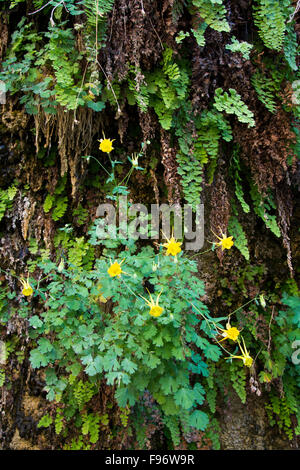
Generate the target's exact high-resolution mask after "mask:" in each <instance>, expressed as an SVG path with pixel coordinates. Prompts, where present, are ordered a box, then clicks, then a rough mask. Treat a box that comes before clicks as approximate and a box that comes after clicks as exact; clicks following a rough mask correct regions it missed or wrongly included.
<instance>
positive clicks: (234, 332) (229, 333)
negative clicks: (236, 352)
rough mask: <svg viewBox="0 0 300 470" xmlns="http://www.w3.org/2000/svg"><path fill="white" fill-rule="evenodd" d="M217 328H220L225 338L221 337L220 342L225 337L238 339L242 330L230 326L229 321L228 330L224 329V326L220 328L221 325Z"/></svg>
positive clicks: (233, 339)
mask: <svg viewBox="0 0 300 470" xmlns="http://www.w3.org/2000/svg"><path fill="white" fill-rule="evenodd" d="M217 328H218V330H220V331H222V336H224V338H223V339H221V341H219V343H221V342H222V341H224V340H225V339H232V341H237V339H238V336H239V334H240V332H239V330H238V329H237V328H236V327H235V326H230V324H229V323H228V324H227V325H226V330H223V329H222V328H219V327H217Z"/></svg>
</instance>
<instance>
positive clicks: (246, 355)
mask: <svg viewBox="0 0 300 470" xmlns="http://www.w3.org/2000/svg"><path fill="white" fill-rule="evenodd" d="M242 341H243V345H244V348H243V347H242V345H241V344H240V343H239V347H240V350H241V352H242V356H230V357H226V359H241V360H242V361H243V363H244V365H245V366H247V367H251V366H252V363H253V359H252V357H251V356H250V354H249V352H248V351H247V348H246V345H245V341H244V338H243V337H242Z"/></svg>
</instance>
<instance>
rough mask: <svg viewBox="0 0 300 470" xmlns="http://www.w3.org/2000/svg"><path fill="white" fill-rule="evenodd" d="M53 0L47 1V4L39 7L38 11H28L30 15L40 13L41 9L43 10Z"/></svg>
mask: <svg viewBox="0 0 300 470" xmlns="http://www.w3.org/2000/svg"><path fill="white" fill-rule="evenodd" d="M52 1H53V0H50V1H49V2H48V3H46V5H44V6H42V7H41V8H39V9H38V10H36V11H33V12H32V13H28V15H34V14H35V13H38V12H39V11H41V10H43V9H44V8H46V7H47V6H48V5H50V3H52Z"/></svg>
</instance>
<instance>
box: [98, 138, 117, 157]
mask: <svg viewBox="0 0 300 470" xmlns="http://www.w3.org/2000/svg"><path fill="white" fill-rule="evenodd" d="M114 140H115V139H113V140H110V139H105V138H104V139H100V140H99V142H100V145H99V149H100V150H102V152H106V153H110V152H111V151H112V150H114V148H113V146H112V143H113V141H114Z"/></svg>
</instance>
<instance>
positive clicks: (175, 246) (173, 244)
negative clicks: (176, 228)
mask: <svg viewBox="0 0 300 470" xmlns="http://www.w3.org/2000/svg"><path fill="white" fill-rule="evenodd" d="M163 235H164V234H163ZM164 237H165V238H166V239H167V242H166V243H163V245H162V246H163V247H165V248H167V251H166V256H168V255H172V256H176V255H178V253H180V252H181V248H180V247H181V245H182V243H181V242H177V241H176V240H175V238H174V236H173V232H172V236H171V238H170V240H169V239H168V238H167V237H166V236H165V235H164Z"/></svg>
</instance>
